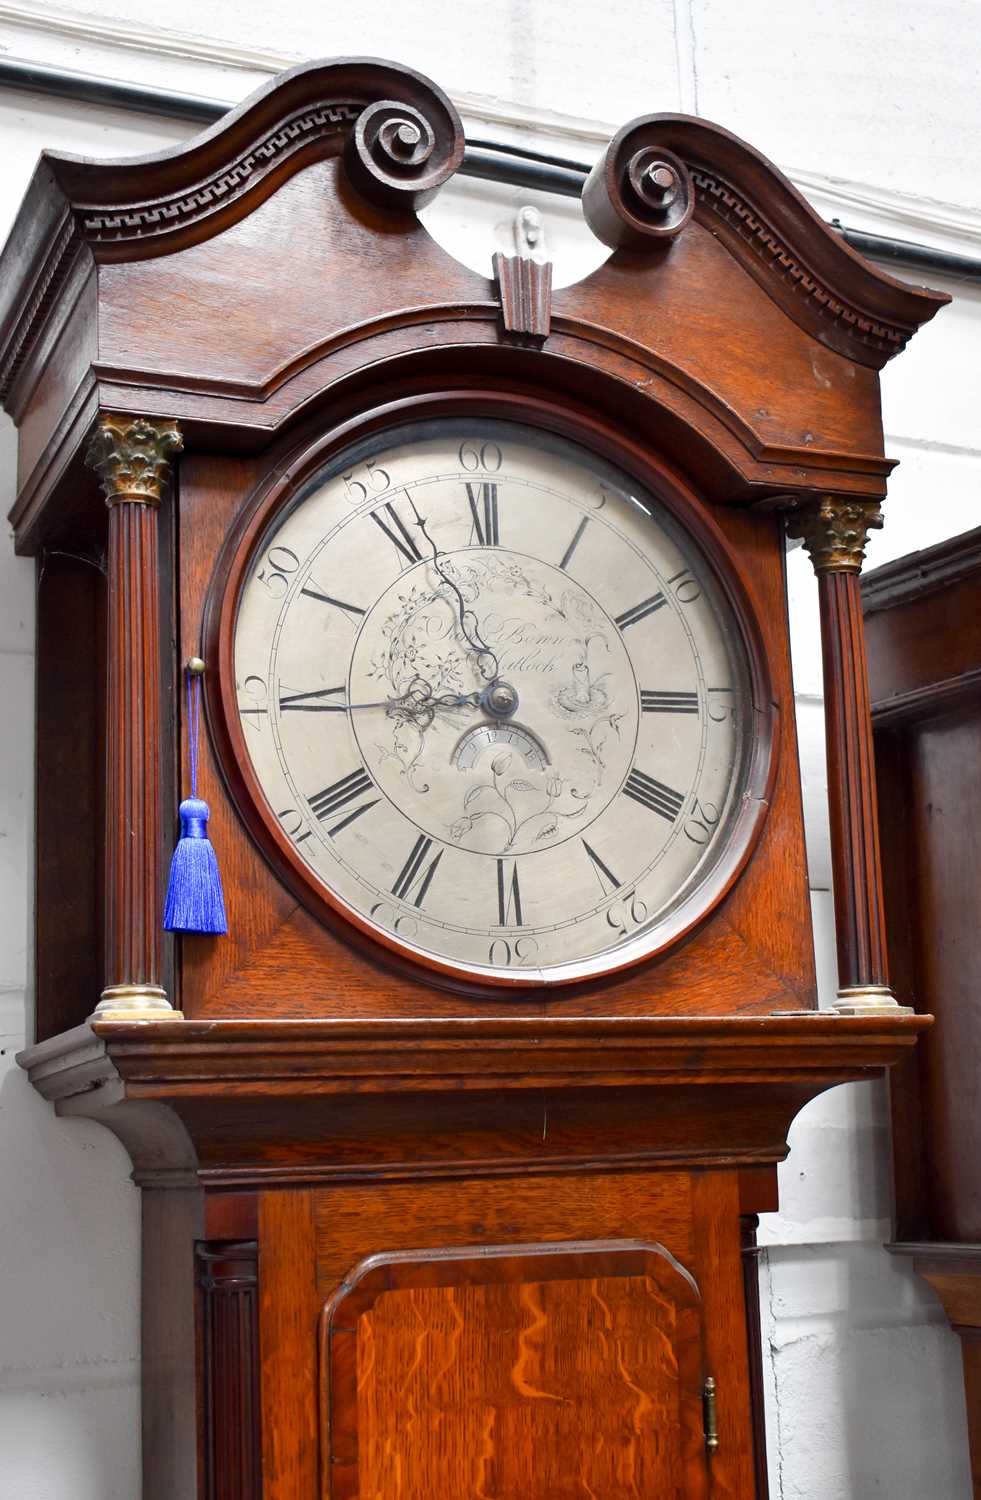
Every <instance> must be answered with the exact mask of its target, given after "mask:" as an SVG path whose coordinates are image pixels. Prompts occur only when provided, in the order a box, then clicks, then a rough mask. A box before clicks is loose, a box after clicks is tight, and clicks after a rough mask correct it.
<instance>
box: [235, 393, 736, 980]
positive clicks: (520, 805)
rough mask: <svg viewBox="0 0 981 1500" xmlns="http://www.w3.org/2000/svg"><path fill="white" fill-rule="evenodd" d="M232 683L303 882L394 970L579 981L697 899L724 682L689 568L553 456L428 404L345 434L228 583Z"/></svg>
mask: <svg viewBox="0 0 981 1500" xmlns="http://www.w3.org/2000/svg"><path fill="white" fill-rule="evenodd" d="M234 672H235V694H236V698H237V708H238V714H239V716H240V723H241V726H242V735H243V739H244V744H245V746H246V751H247V757H248V766H247V770H248V771H249V773H250V776H251V779H252V780H253V782H254V784H255V787H256V792H257V798H258V800H260V801H262V802H263V803H264V806H263V808H262V812H263V816H264V818H265V819H266V821H267V823H268V824H269V825H270V826H272V827H274V828H275V829H277V830H278V835H279V842H280V844H282V843H283V841H284V840H285V841H288V847H289V850H290V857H291V859H292V861H293V863H294V866H295V867H296V868H297V869H298V870H300V871H302V872H303V874H304V877H305V878H306V879H307V880H308V881H309V882H310V884H311V889H312V890H313V891H315V892H316V893H317V894H318V896H319V897H320V898H322V899H324V900H326V901H327V902H328V903H329V904H330V905H332V906H333V907H334V908H335V909H337V910H339V911H340V912H341V913H342V914H343V915H344V916H346V917H347V918H348V919H349V920H351V921H352V922H354V923H355V924H356V925H357V926H359V927H361V928H362V929H366V930H367V931H369V932H370V933H372V934H373V935H374V936H376V937H378V938H379V939H380V940H381V941H383V942H386V943H388V944H389V945H390V946H392V945H395V946H397V947H399V948H401V949H403V950H404V951H405V952H406V953H408V954H409V955H411V956H413V957H414V958H416V959H418V960H419V961H420V962H423V963H426V964H429V965H430V966H435V967H437V968H442V969H444V970H448V971H456V972H460V973H463V974H466V975H470V976H472V977H474V978H478V979H481V980H484V981H486V980H491V981H502V982H506V983H512V984H513V983H532V982H556V981H559V982H561V981H568V980H574V979H577V978H583V977H586V976H587V975H591V974H596V973H600V972H603V971H605V970H610V969H615V968H617V967H620V966H622V965H624V964H627V963H630V962H634V961H636V960H637V959H639V958H642V957H644V956H645V955H647V954H649V953H651V952H653V951H656V950H658V949H659V948H662V947H663V946H665V944H666V943H668V942H670V941H672V940H674V939H675V938H676V937H677V936H679V935H680V933H681V932H682V931H684V930H686V928H687V927H688V926H690V925H691V923H692V921H693V920H695V919H697V917H698V915H700V914H701V912H702V911H703V910H704V909H705V908H706V906H707V905H709V904H711V902H712V900H714V899H717V896H718V894H719V890H720V889H721V879H722V875H723V873H724V871H723V866H724V865H725V864H726V863H727V853H728V863H729V864H730V865H731V864H732V851H731V848H730V846H731V844H732V841H733V837H734V832H735V830H736V828H737V826H738V824H739V821H740V810H741V807H742V805H743V803H744V800H745V793H746V783H747V768H748V766H749V763H750V760H751V757H752V751H753V732H754V729H753V726H754V710H753V705H752V702H751V697H752V693H751V673H750V671H749V665H748V658H747V651H746V646H745V642H744V637H743V634H742V633H741V629H740V626H739V624H738V622H737V617H736V613H735V611H734V609H733V607H732V605H731V603H730V602H729V600H728V598H727V595H726V592H725V590H724V588H723V586H722V584H721V582H720V580H719V578H718V576H717V575H716V573H715V570H714V568H713V567H712V565H710V563H709V561H708V558H707V557H706V555H705V554H704V553H703V552H702V550H701V549H700V548H699V547H698V546H697V545H696V543H695V541H694V539H693V537H692V535H690V534H689V533H688V532H687V531H686V529H685V528H684V527H683V526H682V525H681V524H680V523H679V521H678V519H677V517H676V516H675V515H674V514H672V513H671V511H670V510H669V509H668V508H667V507H666V506H665V505H664V504H663V503H661V502H660V501H659V500H658V499H656V498H655V497H654V496H652V495H651V494H649V493H646V492H645V491H644V490H642V489H641V488H640V487H639V486H638V484H637V483H635V482H634V481H633V480H631V479H630V478H629V477H628V476H627V474H625V473H622V472H620V470H619V469H617V468H615V467H614V466H612V465H611V464H610V463H608V462H607V461H605V460H601V459H599V458H597V457H596V456H594V455H593V454H592V453H590V452H589V451H588V450H587V449H586V448H584V447H580V446H579V445H578V444H577V443H574V442H571V441H568V440H566V439H563V438H560V437H558V436H555V435H553V434H551V433H546V432H544V431H539V430H537V429H534V428H530V427H524V426H519V425H517V424H513V423H507V422H500V421H493V420H486V421H479V420H467V421H461V420H458V419H448V420H445V421H433V422H428V423H418V424H416V425H414V426H410V427H401V428H399V429H397V430H394V431H392V432H391V433H389V434H388V435H386V436H385V437H382V438H378V437H376V438H374V439H372V440H371V441H369V442H365V443H363V444H361V445H360V446H359V447H357V448H352V449H349V450H348V451H347V452H346V453H344V454H343V455H342V456H341V457H340V458H339V459H338V460H336V461H333V462H332V463H331V464H330V465H329V466H328V467H327V468H326V469H324V470H322V471H321V472H320V473H319V474H318V475H317V476H316V478H315V479H314V480H312V481H311V482H309V483H308V484H307V486H306V487H305V488H304V489H303V490H302V491H301V492H300V493H299V494H298V495H295V496H294V497H293V499H292V501H291V502H290V503H289V504H288V505H287V506H286V507H284V508H282V509H281V510H280V511H279V513H278V514H277V515H276V516H275V517H274V518H273V520H272V522H271V524H270V525H269V526H268V527H267V530H266V533H265V535H264V536H263V538H262V539H261V541H260V543H259V545H258V546H257V547H256V548H255V550H254V552H253V554H252V557H251V560H250V563H249V566H248V568H247V570H246V573H245V578H244V583H243V586H242V588H241V593H240V597H239V601H238V609H237V616H236V622H235V631H234Z"/></svg>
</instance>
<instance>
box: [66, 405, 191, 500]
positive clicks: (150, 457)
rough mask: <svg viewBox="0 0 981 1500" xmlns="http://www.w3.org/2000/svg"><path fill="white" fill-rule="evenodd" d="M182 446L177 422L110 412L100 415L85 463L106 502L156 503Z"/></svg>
mask: <svg viewBox="0 0 981 1500" xmlns="http://www.w3.org/2000/svg"><path fill="white" fill-rule="evenodd" d="M183 446H184V439H183V438H182V436H181V433H180V429H179V427H178V426H177V423H176V422H171V421H162V422H155V421H150V420H149V419H148V418H146V417H130V416H116V415H112V414H109V415H105V416H100V418H99V421H98V425H97V426H96V429H95V431H94V432H93V434H92V436H91V438H90V439H89V446H88V450H87V452H86V454H85V462H86V463H87V464H88V466H89V468H92V469H95V470H96V472H97V473H98V475H99V479H100V481H101V484H102V492H103V494H104V495H105V497H106V504H107V505H118V504H120V503H121V502H123V501H131V502H135V503H136V504H138V505H159V504H160V500H161V498H162V496H163V493H164V490H165V489H166V487H167V483H168V481H169V479H170V463H171V459H172V458H173V457H174V455H175V454H177V453H179V452H180V451H181V449H182V448H183Z"/></svg>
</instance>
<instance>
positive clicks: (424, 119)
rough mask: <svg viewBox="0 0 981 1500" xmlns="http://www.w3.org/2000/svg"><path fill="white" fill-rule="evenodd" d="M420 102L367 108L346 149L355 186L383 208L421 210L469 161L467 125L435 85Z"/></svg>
mask: <svg viewBox="0 0 981 1500" xmlns="http://www.w3.org/2000/svg"><path fill="white" fill-rule="evenodd" d="M416 93H417V94H418V95H419V96H420V97H418V98H417V100H416V103H414V104H409V103H407V102H400V101H397V100H392V99H382V100H379V101H378V102H377V103H374V104H369V105H368V107H367V109H365V110H363V111H362V113H361V114H360V116H359V117H358V120H357V122H356V124H355V127H354V130H353V131H352V132H351V134H350V136H349V137H348V140H347V144H346V146H345V148H344V167H345V170H346V172H347V175H348V178H349V179H350V181H351V183H352V184H353V185H354V187H355V188H356V189H357V190H358V192H359V193H361V194H362V196H363V197H365V198H367V199H368V200H369V201H370V202H372V203H375V204H377V205H378V206H379V207H380V208H403V209H420V208H422V207H424V205H425V204H427V203H428V202H429V201H430V200H431V199H432V198H434V197H435V195H436V193H437V192H438V190H439V189H440V188H441V187H442V185H443V183H444V182H446V180H447V178H449V177H451V176H452V175H453V173H454V172H455V171H456V169H457V167H458V166H459V165H460V163H461V161H462V160H463V147H464V137H463V124H462V122H461V120H460V117H459V115H458V114H457V112H456V110H455V109H454V107H453V105H452V104H451V103H450V101H449V99H448V98H447V97H446V95H445V94H444V93H443V91H442V90H441V89H438V88H436V86H435V84H429V85H428V88H427V90H426V91H425V93H424V92H423V91H422V90H421V89H417V90H416Z"/></svg>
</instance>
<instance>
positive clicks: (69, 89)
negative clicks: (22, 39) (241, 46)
mask: <svg viewBox="0 0 981 1500" xmlns="http://www.w3.org/2000/svg"><path fill="white" fill-rule="evenodd" d="M0 87H2V88H8V89H20V90H21V91H23V92H25V93H29V94H49V95H53V96H54V98H56V99H72V100H74V101H75V102H76V103H81V104H99V105H101V106H102V108H103V109H128V110H135V111H136V112H137V113H139V114H147V115H166V116H167V117H168V118H169V119H171V120H193V121H194V122H195V123H196V124H199V125H200V124H204V125H212V124H214V122H215V120H220V119H221V117H222V115H224V114H227V113H228V111H229V109H230V108H231V106H230V105H228V104H225V103H223V102H222V101H221V100H220V99H202V98H201V97H200V95H197V94H176V93H174V92H173V91H172V90H171V89H155V88H151V87H150V86H149V85H147V84H143V83H120V82H118V81H117V80H116V79H115V78H95V77H93V75H92V74H91V73H73V72H71V71H70V69H67V68H49V67H47V66H46V65H45V64H44V63H32V62H17V61H15V60H14V59H13V58H8V57H5V58H0Z"/></svg>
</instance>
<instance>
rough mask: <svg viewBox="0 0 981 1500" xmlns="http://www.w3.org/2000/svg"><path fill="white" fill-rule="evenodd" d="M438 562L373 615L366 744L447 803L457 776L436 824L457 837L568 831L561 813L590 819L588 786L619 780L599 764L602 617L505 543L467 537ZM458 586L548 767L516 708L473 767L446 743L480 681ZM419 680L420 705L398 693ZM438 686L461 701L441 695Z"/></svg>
mask: <svg viewBox="0 0 981 1500" xmlns="http://www.w3.org/2000/svg"><path fill="white" fill-rule="evenodd" d="M441 571H442V573H443V575H444V576H443V577H442V578H440V579H438V580H434V579H433V577H432V575H431V574H429V576H428V577H427V576H425V575H424V576H423V577H422V578H421V579H420V578H419V575H418V574H416V575H414V576H415V578H416V579H419V581H416V582H412V583H410V582H409V581H408V580H407V584H406V587H405V588H404V589H403V590H402V591H400V592H399V593H398V594H397V595H396V599H397V607H396V608H394V609H392V610H391V612H390V613H389V614H388V615H387V616H386V617H385V618H384V619H383V620H382V621H381V622H380V631H379V635H378V636H376V637H375V640H376V646H375V650H374V653H373V655H372V656H371V657H370V659H369V667H368V671H367V675H368V677H369V678H371V679H373V680H374V681H376V682H378V684H379V686H380V687H381V688H382V691H383V692H384V693H385V694H386V695H387V696H388V697H389V699H390V700H391V701H390V703H389V707H388V710H387V714H386V720H387V725H388V728H387V730H386V734H385V738H384V741H376V742H375V750H376V753H377V754H378V756H379V758H380V761H381V762H385V761H388V762H390V763H394V765H395V766H396V767H397V768H398V774H399V776H400V777H401V778H402V779H404V781H405V782H406V783H407V785H408V786H409V787H410V788H411V789H412V791H414V792H415V793H417V794H419V795H420V796H423V797H427V799H428V796H429V795H430V794H431V793H432V794H433V795H434V796H436V795H437V793H438V800H439V801H440V803H445V799H446V797H449V798H450V799H451V805H452V799H453V786H458V787H459V797H460V801H459V803H458V811H457V813H456V815H455V816H454V815H452V814H451V815H450V816H449V818H448V820H447V821H446V823H445V824H442V826H443V828H444V830H445V831H444V834H443V836H444V837H447V838H448V839H449V840H451V841H452V842H454V843H458V844H463V845H465V846H466V847H469V848H473V847H477V848H479V849H480V850H482V851H484V852H488V853H503V852H505V851H509V850H514V849H515V848H521V849H531V848H535V847H536V846H540V845H541V844H542V843H544V842H547V841H551V840H555V839H557V838H561V837H564V836H565V833H564V829H565V826H566V825H569V831H572V830H573V828H574V827H575V826H585V825H587V824H588V823H589V822H591V821H592V817H593V816H595V815H596V814H597V813H598V812H599V811H600V804H601V799H600V798H598V797H597V795H596V794H597V792H598V791H600V789H601V788H603V789H604V791H605V790H606V788H607V787H608V788H609V790H610V791H612V790H613V787H614V785H615V782H616V779H617V778H616V777H611V776H610V775H609V771H610V761H611V755H612V753H613V751H614V750H615V748H616V747H617V746H618V745H620V743H621V740H622V733H621V722H622V720H623V719H624V717H625V714H624V712H623V711H622V710H618V707H617V705H616V703H615V702H614V697H615V689H614V684H615V672H614V671H613V670H611V669H612V667H613V663H614V654H613V647H612V646H611V642H610V635H611V633H615V632H614V630H613V627H612V625H611V622H610V621H609V619H608V618H607V616H606V615H605V614H604V613H603V612H602V610H601V609H600V608H599V606H598V605H596V604H595V603H594V602H593V600H592V599H591V598H590V597H589V596H588V595H587V594H585V593H584V592H583V591H582V590H581V589H579V588H578V587H576V586H575V585H574V584H569V585H567V586H560V587H558V588H554V587H550V586H549V584H550V579H549V578H548V576H547V574H546V575H545V576H544V577H543V576H542V572H541V571H540V570H539V569H538V568H537V567H535V566H534V565H533V564H532V562H531V560H530V559H525V558H520V557H516V556H514V555H513V554H509V553H507V552H503V551H500V550H495V551H493V552H490V551H483V550H476V549H468V550H466V551H464V552H460V553H457V554H455V555H452V556H447V557H443V558H442V559H441ZM549 571H551V570H549ZM456 590H458V591H459V594H460V596H461V597H462V599H463V601H464V604H465V605H466V607H467V608H468V609H469V610H472V611H473V612H474V618H477V617H478V615H479V634H480V635H482V636H483V637H484V638H485V639H486V641H487V642H488V644H489V645H490V646H492V648H493V650H494V652H495V654H496V657H497V658H499V672H500V678H501V680H504V681H510V682H513V683H514V684H515V685H517V688H518V696H519V699H521V700H522V702H523V703H524V707H525V710H526V711H528V712H531V713H533V715H534V722H535V724H536V727H537V728H538V730H539V732H544V734H545V740H546V742H547V745H548V747H549V749H548V750H547V751H546V753H545V757H544V758H545V761H546V764H545V765H544V766H542V765H540V764H532V763H531V761H530V757H529V756H528V755H527V753H526V752H525V751H523V750H522V748H521V745H522V741H523V740H527V738H528V736H527V733H526V732H525V731H523V730H522V729H521V712H520V711H519V715H518V718H517V719H516V720H515V721H513V725H514V728H515V730H516V735H515V736H512V741H511V743H500V744H498V745H497V746H494V745H493V743H491V744H490V745H489V746H488V747H487V749H485V750H484V751H483V752H480V754H479V757H478V758H479V759H480V761H481V764H480V765H476V764H474V761H473V759H471V760H469V761H467V762H466V764H464V763H463V762H462V761H459V762H458V761H457V760H455V759H454V758H453V757H452V756H451V754H450V753H449V751H448V749H447V746H448V745H449V744H450V743H452V742H454V741H459V738H460V736H465V735H466V733H467V730H468V729H469V728H470V727H474V728H476V723H475V720H476V721H477V722H479V723H485V716H484V714H483V711H482V709H481V708H480V706H479V703H478V701H477V694H476V693H473V698H474V701H473V702H472V703H468V702H465V701H460V700H461V699H462V698H463V697H464V695H467V694H469V693H470V692H471V691H472V690H473V689H474V688H475V685H479V686H480V687H486V685H487V684H486V677H485V674H483V673H482V671H481V666H482V663H481V660H480V653H479V652H478V651H477V650H476V649H475V647H474V644H473V641H472V640H471V639H469V638H468V637H467V636H464V634H463V632H462V630H461V628H460V607H459V602H458V599H457V598H456V597H454V595H455V592H456ZM529 604H530V605H531V608H530V609H529V607H528V606H529ZM419 684H422V685H423V687H425V688H427V689H428V693H429V697H428V704H429V706H430V712H429V713H428V714H425V715H423V714H419V713H417V712H415V711H414V710H413V706H412V703H411V701H410V698H409V697H408V696H407V695H410V694H411V692H413V691H416V690H417V689H418V685H419ZM441 697H447V698H454V697H456V698H457V700H458V701H456V702H452V703H450V704H448V705H445V706H444V705H441V704H440V703H439V701H438V700H439V699H440V698H441ZM510 722H511V721H509V723H510ZM549 724H551V728H550V729H549V728H548V725H549ZM507 730H508V725H503V726H502V725H500V724H498V726H497V730H496V731H495V733H499V734H500V735H501V737H502V740H504V739H506V736H507ZM447 731H448V734H449V738H448V736H447V733H446V732H447ZM431 736H435V741H434V742H433V744H432V746H430V737H431ZM430 752H431V753H430ZM489 752H492V755H491V756H490V758H489ZM555 759H557V760H558V762H559V766H558V768H557V767H556V766H555V764H554V763H553V761H554V760H555ZM461 772H463V773H464V774H462V775H461V774H460V773H461ZM448 775H449V776H450V777H451V778H452V780H451V781H449V782H448V781H447V776H448ZM603 800H605V798H604V799H603ZM420 815H421V816H423V817H425V812H424V810H423V809H422V808H420ZM440 822H441V823H442V819H441V820H440Z"/></svg>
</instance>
